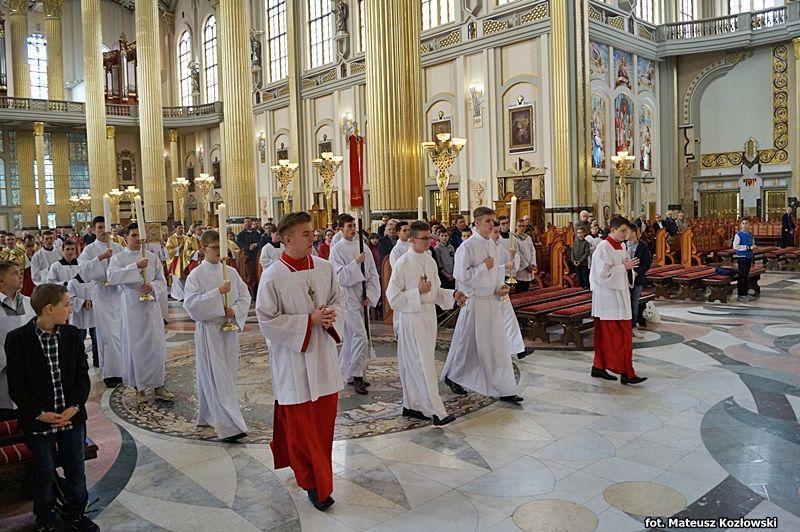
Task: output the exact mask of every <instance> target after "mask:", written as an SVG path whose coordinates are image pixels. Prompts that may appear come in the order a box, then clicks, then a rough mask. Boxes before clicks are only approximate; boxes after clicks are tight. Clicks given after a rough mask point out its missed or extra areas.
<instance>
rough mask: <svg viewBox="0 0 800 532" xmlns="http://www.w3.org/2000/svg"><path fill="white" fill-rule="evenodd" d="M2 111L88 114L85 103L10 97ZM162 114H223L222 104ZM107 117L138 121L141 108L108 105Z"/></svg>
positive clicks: (5, 98) (4, 98)
mask: <svg viewBox="0 0 800 532" xmlns="http://www.w3.org/2000/svg"><path fill="white" fill-rule="evenodd" d="M0 109H10V110H14V111H34V112H37V111H38V112H46V113H60V114H65V115H85V114H86V104H85V103H83V102H67V101H62V100H36V99H33V98H14V97H10V96H2V97H0ZM162 112H163V116H164V118H167V119H176V118H178V119H180V118H200V117H214V116H215V115H221V114H222V102H215V103H209V104H203V105H194V106H191V107H164V108H163V111H162ZM106 116H108V117H118V118H133V119H136V118H138V117H139V106H138V105H124V104H117V103H107V104H106ZM73 118H74V117H73Z"/></svg>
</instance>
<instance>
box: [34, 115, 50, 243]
mask: <svg viewBox="0 0 800 532" xmlns="http://www.w3.org/2000/svg"><path fill="white" fill-rule="evenodd" d="M33 140H34V143H35V147H36V177H37V181H38V183H39V227H40V228H42V229H43V228H45V227H47V226H48V223H47V188H46V185H45V175H44V172H45V170H44V122H34V123H33Z"/></svg>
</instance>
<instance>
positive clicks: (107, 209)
mask: <svg viewBox="0 0 800 532" xmlns="http://www.w3.org/2000/svg"><path fill="white" fill-rule="evenodd" d="M103 218H105V219H106V227H108V228H109V230H110V229H111V198H110V197H109V195H108V194H103Z"/></svg>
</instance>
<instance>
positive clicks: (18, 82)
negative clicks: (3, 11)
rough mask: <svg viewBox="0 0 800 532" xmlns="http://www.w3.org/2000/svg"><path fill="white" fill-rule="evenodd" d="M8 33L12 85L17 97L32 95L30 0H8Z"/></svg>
mask: <svg viewBox="0 0 800 532" xmlns="http://www.w3.org/2000/svg"><path fill="white" fill-rule="evenodd" d="M8 9H9V13H8V33H9V37H10V38H11V42H10V43H11V70H12V85H11V86H12V87H13V89H14V97H15V98H30V97H31V72H30V69H29V68H28V0H9V1H8Z"/></svg>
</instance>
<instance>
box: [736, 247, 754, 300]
mask: <svg viewBox="0 0 800 532" xmlns="http://www.w3.org/2000/svg"><path fill="white" fill-rule="evenodd" d="M736 262H738V263H739V278H738V279H737V280H736V291H737V293H738V294H739V297H742V296H746V295H747V292H748V285H749V283H750V266H751V265H752V264H753V259H752V258H750V257H738V258H737V259H736Z"/></svg>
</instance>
